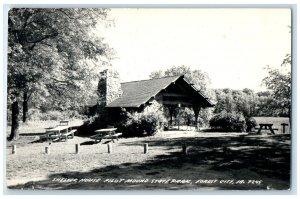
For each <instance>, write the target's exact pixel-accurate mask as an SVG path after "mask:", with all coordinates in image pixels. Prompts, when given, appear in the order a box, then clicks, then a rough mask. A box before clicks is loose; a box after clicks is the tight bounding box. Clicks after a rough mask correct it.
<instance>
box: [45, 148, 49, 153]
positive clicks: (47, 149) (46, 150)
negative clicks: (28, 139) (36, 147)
mask: <svg viewBox="0 0 300 199" xmlns="http://www.w3.org/2000/svg"><path fill="white" fill-rule="evenodd" d="M45 153H46V154H50V147H48V146H46V147H45Z"/></svg>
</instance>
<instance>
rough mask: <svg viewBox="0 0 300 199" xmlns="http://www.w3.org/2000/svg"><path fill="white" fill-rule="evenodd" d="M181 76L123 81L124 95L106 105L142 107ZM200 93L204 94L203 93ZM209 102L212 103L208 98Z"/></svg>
mask: <svg viewBox="0 0 300 199" xmlns="http://www.w3.org/2000/svg"><path fill="white" fill-rule="evenodd" d="M181 77H182V78H183V76H172V77H164V78H158V79H149V80H141V81H133V82H125V83H121V88H122V91H123V94H122V96H121V97H120V98H118V99H116V100H114V101H113V102H111V103H110V104H108V105H107V106H106V107H123V108H129V107H132V108H133V107H140V106H141V105H142V104H145V103H146V102H148V101H149V100H150V99H151V98H152V97H155V95H157V94H158V93H159V92H160V91H161V90H163V89H165V88H167V87H168V86H169V85H170V84H171V83H173V82H175V81H176V80H178V79H179V78H181ZM199 94H200V95H202V94H201V93H199ZM202 96H203V95H202ZM203 97H204V96H203ZM204 98H205V97H204ZM205 99H206V98H205ZM206 100H207V99H206ZM207 102H208V103H209V104H211V103H210V102H209V101H208V100H207Z"/></svg>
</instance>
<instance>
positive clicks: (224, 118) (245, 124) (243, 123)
mask: <svg viewBox="0 0 300 199" xmlns="http://www.w3.org/2000/svg"><path fill="white" fill-rule="evenodd" d="M209 125H210V127H211V128H212V129H215V130H219V131H227V132H244V131H247V132H250V131H252V130H253V128H254V127H255V126H256V125H257V123H256V121H255V119H254V118H246V119H245V117H244V116H243V114H242V113H236V112H232V113H227V112H221V113H219V114H216V115H214V116H213V117H212V118H211V119H210V121H209Z"/></svg>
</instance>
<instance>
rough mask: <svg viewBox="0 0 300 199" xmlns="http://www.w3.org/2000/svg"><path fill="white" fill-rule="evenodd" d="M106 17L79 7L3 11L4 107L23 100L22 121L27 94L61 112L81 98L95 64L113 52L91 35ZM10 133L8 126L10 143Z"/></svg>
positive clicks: (99, 11) (95, 70)
mask: <svg viewBox="0 0 300 199" xmlns="http://www.w3.org/2000/svg"><path fill="white" fill-rule="evenodd" d="M107 13H108V10H106V9H83V8H82V9H77V8H74V9H58V8H52V9H29V8H22V9H19V8H14V9H11V10H10V11H9V16H8V25H9V28H8V103H10V104H12V103H13V102H18V101H22V102H23V121H26V120H27V115H28V102H29V101H30V100H31V98H32V96H35V97H37V98H38V99H39V100H40V101H52V102H56V103H57V104H60V107H61V108H62V109H65V107H72V106H76V105H78V103H80V102H81V101H82V100H84V99H86V96H88V95H87V92H89V91H90V90H91V89H86V88H89V86H90V85H91V84H92V81H93V80H94V79H95V78H96V76H97V73H98V72H99V65H101V64H105V63H106V62H109V60H110V59H111V55H112V54H113V51H112V49H110V48H109V46H108V45H107V44H105V43H104V42H103V39H102V38H100V37H98V36H96V35H95V34H92V30H93V28H95V27H96V25H97V23H98V22H102V23H105V24H108V23H109V20H108V16H107ZM72 98H73V99H72ZM74 98H75V99H76V100H74ZM49 99H50V100H49ZM71 99H72V100H71ZM16 126H18V125H16ZM13 129H14V130H13ZM16 132H17V131H16V128H12V132H11V136H10V138H11V139H16V138H17V133H16Z"/></svg>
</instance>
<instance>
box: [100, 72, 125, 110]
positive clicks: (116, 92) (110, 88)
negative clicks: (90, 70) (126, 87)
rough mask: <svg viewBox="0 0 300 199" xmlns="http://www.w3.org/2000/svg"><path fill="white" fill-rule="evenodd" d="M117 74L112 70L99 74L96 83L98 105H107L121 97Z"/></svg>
mask: <svg viewBox="0 0 300 199" xmlns="http://www.w3.org/2000/svg"><path fill="white" fill-rule="evenodd" d="M122 93H123V92H122V89H121V83H120V76H119V73H118V72H117V71H115V70H112V69H106V70H104V71H102V72H100V80H99V83H98V96H99V99H100V101H99V104H101V105H104V106H106V105H108V104H109V103H111V102H112V101H114V100H115V99H117V98H119V97H120V96H121V95H122Z"/></svg>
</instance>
